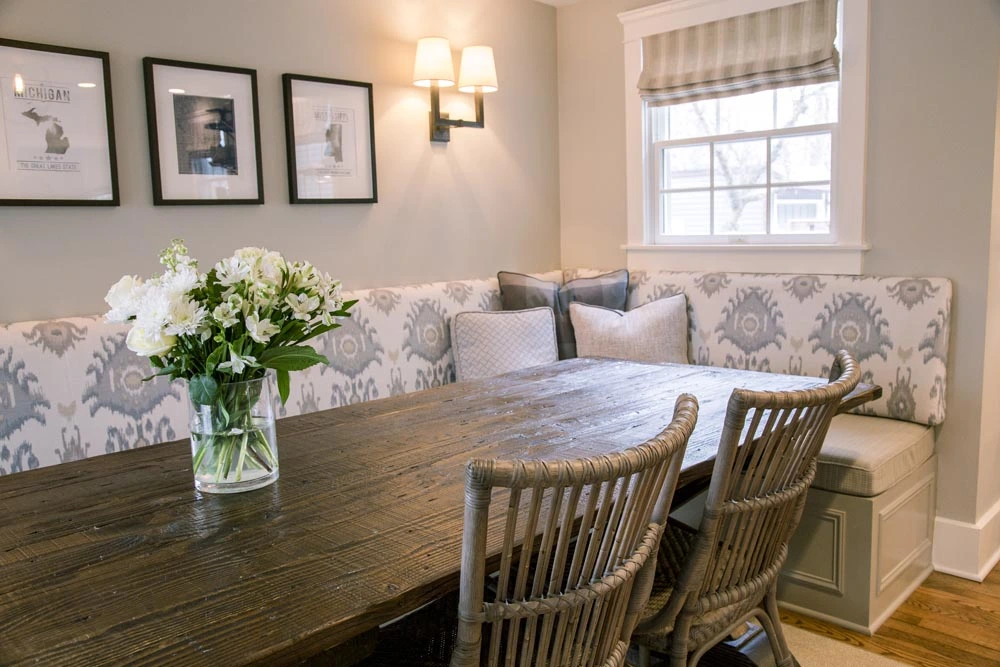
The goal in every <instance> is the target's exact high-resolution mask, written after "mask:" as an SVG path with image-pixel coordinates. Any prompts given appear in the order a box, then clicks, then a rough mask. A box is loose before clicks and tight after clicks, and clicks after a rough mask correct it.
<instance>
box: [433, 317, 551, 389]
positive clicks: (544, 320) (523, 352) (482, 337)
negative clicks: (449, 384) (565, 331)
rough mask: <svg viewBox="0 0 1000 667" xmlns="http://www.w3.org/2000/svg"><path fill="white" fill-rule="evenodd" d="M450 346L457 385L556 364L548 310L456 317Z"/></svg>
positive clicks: (452, 326)
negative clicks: (466, 381)
mask: <svg viewBox="0 0 1000 667" xmlns="http://www.w3.org/2000/svg"><path fill="white" fill-rule="evenodd" d="M451 345H452V356H453V357H454V359H455V379H456V380H458V381H459V382H462V381H463V380H476V379H479V378H488V377H494V376H496V375H502V374H503V373H510V372H512V371H516V370H520V369H522V368H529V367H531V366H538V365H540V364H550V363H552V362H554V361H558V360H559V351H558V348H557V347H556V318H555V315H554V313H553V312H552V309H551V308H529V309H527V310H501V311H497V312H462V313H458V314H456V315H455V316H454V317H452V318H451Z"/></svg>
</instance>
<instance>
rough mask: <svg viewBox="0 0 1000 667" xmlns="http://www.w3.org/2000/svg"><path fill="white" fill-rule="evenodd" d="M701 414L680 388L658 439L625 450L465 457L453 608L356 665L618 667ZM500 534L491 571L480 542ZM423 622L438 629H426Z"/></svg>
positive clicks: (439, 610)
mask: <svg viewBox="0 0 1000 667" xmlns="http://www.w3.org/2000/svg"><path fill="white" fill-rule="evenodd" d="M697 415H698V403H697V400H696V399H695V398H694V397H693V396H690V395H687V394H684V395H681V396H680V397H679V398H678V399H677V403H676V405H675V408H674V416H673V420H672V421H671V423H670V424H669V425H668V426H667V427H666V428H665V429H664V430H663V431H662V432H661V433H660V434H659V435H657V436H656V437H654V438H653V439H651V440H649V441H647V442H645V443H642V444H640V445H638V446H635V447H631V448H629V449H627V450H625V451H622V452H617V453H612V454H606V455H602V456H595V457H592V458H585V459H576V460H564V461H538V460H482V459H480V460H473V461H471V462H470V463H469V465H468V468H467V471H466V484H465V526H464V531H463V538H462V568H461V583H460V591H459V595H458V600H457V605H456V604H455V598H454V597H452V598H451V599H450V600H449V599H448V598H445V600H444V601H442V602H440V603H438V604H437V605H433V606H432V607H431V609H430V610H424V612H425V613H423V614H421V613H420V612H418V613H417V614H413V615H411V616H410V617H406V618H404V619H402V620H401V621H399V622H397V623H395V624H393V625H390V626H388V627H386V628H384V629H383V631H382V632H380V637H379V646H378V648H377V649H376V653H375V655H374V656H372V657H371V658H370V659H369V660H367V661H366V662H365V663H363V664H365V665H367V666H374V665H390V664H392V665H402V664H406V665H432V664H449V663H448V662H447V661H448V660H449V659H450V664H451V666H452V667H471V666H472V665H481V664H482V665H488V666H489V667H496V666H498V665H504V666H508V665H524V666H527V665H550V666H552V667H560V666H563V665H565V666H569V665H593V666H602V667H621V666H622V665H624V664H625V654H626V652H627V651H628V646H629V637H630V635H631V631H632V628H633V627H634V626H635V623H636V621H637V620H638V617H639V614H640V613H641V611H642V609H643V608H644V607H645V603H646V597H647V596H648V594H649V590H650V588H651V585H652V574H653V570H654V568H653V567H652V565H653V561H652V558H650V556H653V555H655V553H656V548H657V545H658V544H659V541H660V536H661V534H662V532H663V525H664V523H665V521H666V516H667V513H668V512H669V507H670V501H671V498H672V496H673V492H674V488H675V487H676V484H677V478H678V476H679V473H680V468H681V462H682V460H683V458H684V451H685V448H686V447H687V441H688V438H689V437H690V435H691V432H692V431H693V430H694V425H695V422H696V420H697ZM499 503H503V505H502V506H503V507H505V508H506V509H505V512H504V516H502V517H497V516H496V514H497V513H496V512H494V522H493V526H490V521H489V514H490V506H491V504H492V505H494V506H495V505H497V504H499ZM497 519H502V521H500V520H497ZM491 529H492V530H491ZM494 536H495V539H493V537H494ZM501 540H502V547H501V548H500V554H499V560H498V561H494V562H491V564H490V565H489V566H488V565H487V550H488V548H487V545H488V544H492V545H493V548H494V549H496V548H497V546H499V545H500V544H501ZM647 559H649V564H650V567H648V568H643V565H644V564H645V563H646V560H647ZM640 571H642V572H643V574H644V576H643V577H642V578H641V582H640V585H637V580H638V579H640V578H638V577H637V574H638V573H639V572H640ZM491 572H492V574H490V573H491ZM456 611H457V617H456V615H455V612H456ZM449 612H450V614H449ZM449 617H450V619H454V621H452V620H450V619H449ZM416 619H423V620H416ZM428 622H430V623H436V624H437V626H438V628H439V631H437V632H433V633H426V632H423V633H422V628H426V625H427V623H428ZM421 634H423V637H422V638H421V639H420V640H417V639H416V637H417V636H418V635H421Z"/></svg>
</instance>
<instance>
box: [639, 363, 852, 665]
mask: <svg viewBox="0 0 1000 667" xmlns="http://www.w3.org/2000/svg"><path fill="white" fill-rule="evenodd" d="M860 377H861V373H860V371H859V370H858V365H857V363H856V362H855V360H854V359H853V358H852V357H851V356H850V355H849V354H848V353H847V352H843V351H841V352H840V353H838V354H837V356H836V361H835V363H834V371H833V372H832V373H831V381H830V383H829V384H826V385H824V386H822V387H819V388H816V389H808V390H800V391H788V392H770V391H750V390H746V389H736V390H735V391H733V393H732V396H731V397H730V399H729V406H728V410H727V412H726V421H725V426H724V428H723V431H722V436H721V443H720V446H719V453H718V456H717V458H716V462H715V467H714V470H713V472H712V479H711V482H710V483H709V488H708V495H707V497H706V499H705V508H704V513H703V514H702V518H701V523H700V526H699V527H698V528H697V529H694V528H691V527H688V526H686V525H684V524H683V523H681V522H679V521H676V520H674V519H672V518H671V519H670V520H669V521H668V523H667V527H666V530H665V533H664V536H663V540H662V541H661V544H660V548H659V551H658V554H657V559H656V576H655V579H654V584H653V590H652V592H651V595H650V598H649V602H648V605H647V608H646V611H645V612H644V613H643V615H642V618H641V619H640V621H639V624H638V626H637V627H636V628H635V632H634V635H633V641H635V642H636V643H637V644H638V645H639V665H640V667H648V665H649V664H650V650H651V649H652V650H655V651H657V652H660V653H666V654H669V656H670V665H671V667H680V666H681V665H689V666H691V667H693V666H694V665H697V664H698V661H699V660H700V659H701V657H702V656H703V655H704V653H705V652H706V651H707V650H709V649H710V648H712V647H713V646H715V645H716V644H718V643H719V642H720V641H723V640H725V639H726V638H727V637H728V636H729V635H730V634H731V633H732V632H733V631H734V630H736V629H737V628H739V627H741V626H742V625H743V624H745V623H746V622H748V621H749V620H751V619H753V618H756V619H757V620H758V621H759V622H760V624H761V626H762V627H763V628H764V631H765V632H766V633H767V637H768V640H769V641H770V644H771V649H772V651H773V653H774V658H775V662H776V665H777V666H778V667H787V666H790V665H794V664H796V663H795V660H794V658H793V657H792V654H791V652H790V651H789V650H788V645H787V644H786V642H785V638H784V634H783V633H782V630H781V621H780V619H779V617H778V607H777V602H776V598H775V588H776V585H777V577H778V572H779V570H780V569H781V566H782V564H783V563H784V562H785V558H786V556H787V554H788V542H789V540H790V538H791V536H792V534H793V533H794V531H795V528H796V527H797V525H798V522H799V519H800V517H801V515H802V510H803V507H804V505H805V500H806V492H807V491H808V489H809V485H810V484H811V483H812V480H813V477H814V476H815V474H816V458H817V456H818V455H819V451H820V447H822V445H823V440H824V438H825V437H826V432H827V429H828V428H829V425H830V420H831V419H832V418H833V416H834V415H835V414H836V412H837V408H838V406H839V403H840V401H841V399H842V398H843V397H844V396H845V395H847V394H848V393H850V392H851V391H852V390H853V389H854V388H855V386H857V384H858V381H859V379H860ZM834 378H836V379H834Z"/></svg>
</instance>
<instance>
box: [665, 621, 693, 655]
mask: <svg viewBox="0 0 1000 667" xmlns="http://www.w3.org/2000/svg"><path fill="white" fill-rule="evenodd" d="M691 621H692V617H691V616H690V615H689V614H681V615H680V616H678V617H677V620H676V621H675V622H674V629H673V630H672V631H671V633H670V634H671V639H670V667H688V633H689V632H691Z"/></svg>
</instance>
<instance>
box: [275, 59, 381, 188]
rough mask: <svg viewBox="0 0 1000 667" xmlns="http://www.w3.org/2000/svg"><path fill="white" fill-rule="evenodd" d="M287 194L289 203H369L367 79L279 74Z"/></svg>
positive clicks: (371, 163)
mask: <svg viewBox="0 0 1000 667" xmlns="http://www.w3.org/2000/svg"><path fill="white" fill-rule="evenodd" d="M281 81H282V88H283V89H284V93H285V144H286V148H287V151H288V197H289V200H290V201H291V203H293V204H374V203H375V202H377V201H378V188H377V185H376V177H375V123H374V112H373V105H372V84H370V83H361V82H359V81H344V80H341V79H324V78H321V77H318V76H305V75H301V74H284V75H282V77H281Z"/></svg>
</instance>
